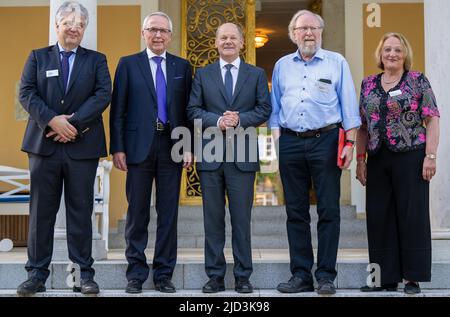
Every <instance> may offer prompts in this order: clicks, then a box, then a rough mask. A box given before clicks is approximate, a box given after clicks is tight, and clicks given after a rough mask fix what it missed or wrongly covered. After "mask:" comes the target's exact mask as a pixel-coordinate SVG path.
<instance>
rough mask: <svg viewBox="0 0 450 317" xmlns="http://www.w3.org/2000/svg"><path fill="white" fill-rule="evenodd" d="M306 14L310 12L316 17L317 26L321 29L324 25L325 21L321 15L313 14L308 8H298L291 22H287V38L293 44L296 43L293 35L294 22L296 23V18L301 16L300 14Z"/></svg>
mask: <svg viewBox="0 0 450 317" xmlns="http://www.w3.org/2000/svg"><path fill="white" fill-rule="evenodd" d="M306 14H310V15H312V16H314V17H316V19H317V21H318V22H319V26H320V27H321V28H322V29H323V28H324V27H325V22H324V21H323V19H322V17H321V16H320V15H318V14H315V13H314V12H311V11H309V10H300V11H297V13H296V14H294V16H293V17H292V19H291V22H289V27H288V30H289V38H290V39H291V41H292V42H294V44H297V42H296V41H295V37H294V28H295V24H296V23H297V20H298V18H299V17H301V16H302V15H306Z"/></svg>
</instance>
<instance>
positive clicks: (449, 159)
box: [424, 0, 450, 239]
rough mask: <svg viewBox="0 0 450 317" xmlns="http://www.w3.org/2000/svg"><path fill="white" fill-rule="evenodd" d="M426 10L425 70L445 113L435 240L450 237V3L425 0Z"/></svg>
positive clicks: (434, 192) (433, 192) (433, 194)
mask: <svg viewBox="0 0 450 317" xmlns="http://www.w3.org/2000/svg"><path fill="white" fill-rule="evenodd" d="M424 10H425V12H424V13H425V70H426V75H427V77H428V79H429V80H430V83H431V87H432V88H433V91H434V93H435V95H436V99H437V103H438V107H439V111H440V114H441V118H440V123H441V124H440V143H439V148H438V153H437V157H438V159H437V173H436V176H434V177H433V179H432V181H431V188H430V208H431V209H430V211H431V226H432V231H433V238H434V239H450V190H449V186H450V138H449V137H450V125H449V124H448V122H449V121H450V107H449V105H450V90H449V89H448V71H449V70H450V55H449V52H450V33H449V32H448V30H450V2H449V1H448V0H425V1H424Z"/></svg>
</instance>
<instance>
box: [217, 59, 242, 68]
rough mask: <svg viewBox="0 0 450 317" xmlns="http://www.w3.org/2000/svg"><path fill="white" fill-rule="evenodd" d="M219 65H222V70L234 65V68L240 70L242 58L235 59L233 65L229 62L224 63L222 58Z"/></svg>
mask: <svg viewBox="0 0 450 317" xmlns="http://www.w3.org/2000/svg"><path fill="white" fill-rule="evenodd" d="M219 63H220V69H222V68H224V67H225V65H228V64H232V65H233V66H234V67H236V68H237V69H239V66H240V65H241V58H240V57H238V58H236V59H235V60H234V61H233V62H231V63H228V62H226V61H224V60H223V59H222V58H221V59H220V60H219Z"/></svg>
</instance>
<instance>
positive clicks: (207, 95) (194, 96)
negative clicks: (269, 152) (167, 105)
mask: <svg viewBox="0 0 450 317" xmlns="http://www.w3.org/2000/svg"><path fill="white" fill-rule="evenodd" d="M216 47H217V49H218V52H219V55H220V60H219V61H217V62H216V63H213V64H210V65H208V66H206V67H204V68H203V69H199V70H198V71H197V72H196V74H195V79H194V83H193V85H192V92H191V96H190V101H189V106H188V118H189V120H195V119H201V120H202V128H203V129H208V130H209V131H211V129H216V132H219V131H220V132H219V133H215V135H216V137H218V138H219V139H220V141H219V142H220V144H221V145H222V146H223V155H222V156H221V155H219V157H218V158H217V157H216V159H214V160H209V159H208V157H207V156H208V154H209V153H202V154H203V159H202V160H201V161H199V162H198V164H197V170H198V171H199V174H200V183H201V186H202V197H203V214H204V226H205V269H206V274H207V275H208V277H209V281H208V282H207V283H206V284H205V285H204V286H203V292H204V293H216V292H219V291H223V290H225V285H224V276H225V271H226V262H225V257H224V254H223V248H224V245H225V219H224V218H225V193H226V194H227V197H228V204H229V209H230V216H231V225H232V228H233V229H232V232H233V236H232V246H233V257H234V277H235V290H236V291H237V292H240V293H251V292H253V286H252V284H251V283H250V281H249V278H250V275H251V273H252V271H253V267H252V254H251V241H250V216H251V209H252V205H253V191H254V181H255V173H256V171H257V170H259V163H258V156H257V136H256V129H255V128H256V127H257V126H259V125H260V124H262V123H264V122H265V121H266V120H267V119H268V118H269V116H270V113H271V110H272V108H271V105H270V100H269V91H268V87H267V79H266V75H265V73H264V70H262V69H260V68H257V67H254V66H252V65H249V64H246V63H245V62H244V61H243V60H241V59H240V57H239V52H240V50H241V48H242V47H243V35H242V31H241V30H240V28H239V27H238V26H237V25H235V24H233V23H225V24H223V25H221V26H220V27H219V29H218V30H217V33H216ZM236 127H238V129H236V130H235V129H234V128H236ZM239 128H242V129H241V131H240V132H239V130H240V129H239ZM249 128H250V129H249ZM243 129H246V131H249V130H252V129H253V133H251V131H250V133H249V134H247V135H246V133H243V132H242V130H243ZM225 131H227V132H226V133H225ZM230 131H234V132H236V133H229V132H230ZM205 134H206V133H204V136H203V141H202V143H203V147H202V148H203V150H205V149H206V147H205V145H206V143H208V142H209V139H208V137H205ZM232 134H234V135H232ZM240 137H243V138H244V140H245V142H243V143H241V144H240V143H239V142H237V143H236V141H237V140H239V138H240ZM242 144H243V145H242ZM240 145H242V146H240ZM202 152H204V151H202ZM218 153H222V152H221V150H218V149H216V152H215V153H214V154H213V155H212V156H216V155H218ZM196 154H197V153H196ZM252 157H253V159H252ZM198 158H199V155H197V159H198ZM225 158H226V160H225Z"/></svg>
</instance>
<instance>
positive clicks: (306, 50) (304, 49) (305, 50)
mask: <svg viewBox="0 0 450 317" xmlns="http://www.w3.org/2000/svg"><path fill="white" fill-rule="evenodd" d="M319 48H320V43H318V42H316V45H314V46H305V45H300V46H299V48H298V49H299V51H300V54H301V55H302V56H306V57H312V56H314V54H316V52H317V51H318V50H319Z"/></svg>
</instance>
